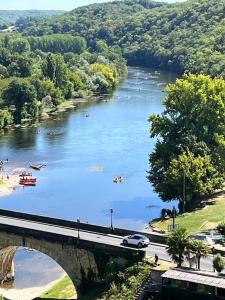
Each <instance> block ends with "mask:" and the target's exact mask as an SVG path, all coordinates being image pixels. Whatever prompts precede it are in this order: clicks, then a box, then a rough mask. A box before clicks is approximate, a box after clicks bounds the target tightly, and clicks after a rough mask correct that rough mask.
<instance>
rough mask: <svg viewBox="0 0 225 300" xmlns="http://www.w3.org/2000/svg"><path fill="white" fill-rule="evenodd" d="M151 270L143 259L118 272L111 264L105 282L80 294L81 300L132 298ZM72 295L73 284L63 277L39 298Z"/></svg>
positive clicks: (121, 299) (126, 299) (128, 299)
mask: <svg viewBox="0 0 225 300" xmlns="http://www.w3.org/2000/svg"><path fill="white" fill-rule="evenodd" d="M150 271H151V266H150V264H149V262H147V261H144V262H140V263H137V264H135V265H134V266H132V267H129V268H126V269H125V270H124V271H123V272H118V271H117V269H115V268H114V267H113V266H112V267H111V268H109V274H108V277H107V282H106V284H105V285H102V286H101V287H99V288H98V289H96V290H93V291H92V292H90V293H87V294H86V295H82V296H81V300H93V299H96V300H106V299H107V300H116V299H120V300H132V299H134V298H135V296H136V294H137V292H138V291H139V289H140V287H141V285H142V283H143V282H144V281H145V280H146V279H147V278H148V276H149V274H150ZM73 295H74V286H73V284H72V282H71V280H70V279H69V277H65V278H64V279H62V280H61V281H59V283H57V284H56V285H55V286H54V287H53V288H52V289H51V290H49V291H48V292H47V293H44V294H43V295H42V296H41V297H40V299H48V298H50V299H52V298H54V299H71V297H72V296H73Z"/></svg>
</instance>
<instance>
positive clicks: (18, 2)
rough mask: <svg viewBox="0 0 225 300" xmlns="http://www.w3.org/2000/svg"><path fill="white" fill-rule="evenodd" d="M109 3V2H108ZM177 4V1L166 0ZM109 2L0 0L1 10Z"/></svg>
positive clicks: (70, 6) (69, 6) (58, 7)
mask: <svg viewBox="0 0 225 300" xmlns="http://www.w3.org/2000/svg"><path fill="white" fill-rule="evenodd" d="M108 1H109V0H108ZM164 1H165V2H175V0H164ZM178 1H182V0H177V1H176V2H178ZM102 2H107V0H36V1H35V0H8V1H7V0H0V9H21V10H23V9H62V10H72V9H73V8H75V7H77V6H82V5H87V4H91V3H102Z"/></svg>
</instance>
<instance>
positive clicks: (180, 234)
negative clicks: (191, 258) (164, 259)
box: [167, 228, 191, 267]
mask: <svg viewBox="0 0 225 300" xmlns="http://www.w3.org/2000/svg"><path fill="white" fill-rule="evenodd" d="M190 242H191V236H190V235H189V233H188V232H187V230H186V229H185V228H179V229H176V230H174V231H173V232H172V233H171V234H170V235H169V237H168V240H167V246H168V248H167V252H168V253H169V255H170V256H171V258H172V260H173V261H174V262H175V263H177V266H178V267H181V266H182V263H183V261H184V260H185V256H186V255H187V253H188V251H190Z"/></svg>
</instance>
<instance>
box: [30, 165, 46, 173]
mask: <svg viewBox="0 0 225 300" xmlns="http://www.w3.org/2000/svg"><path fill="white" fill-rule="evenodd" d="M45 166H46V165H33V164H30V168H32V169H34V170H36V171H40V170H41V169H42V168H43V167H45Z"/></svg>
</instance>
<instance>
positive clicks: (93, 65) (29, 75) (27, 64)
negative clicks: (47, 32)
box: [0, 34, 126, 128]
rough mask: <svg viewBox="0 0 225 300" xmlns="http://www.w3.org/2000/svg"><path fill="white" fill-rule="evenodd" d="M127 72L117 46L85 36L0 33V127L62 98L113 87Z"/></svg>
mask: <svg viewBox="0 0 225 300" xmlns="http://www.w3.org/2000/svg"><path fill="white" fill-rule="evenodd" d="M125 73H126V64H125V61H124V59H123V58H122V55H121V53H120V50H118V49H116V48H109V47H108V46H107V45H106V44H105V43H104V42H101V41H96V49H95V51H94V52H93V51H88V49H87V45H86V41H85V39H84V38H83V37H79V36H72V35H53V36H47V37H46V36H45V37H42V38H38V39H35V38H33V37H29V38H23V37H21V36H20V35H17V34H2V35H1V36H0V78H1V79H0V128H4V127H6V126H9V125H11V124H13V123H16V124H21V123H22V122H24V121H32V120H35V119H38V118H39V117H40V116H41V114H42V113H43V111H47V110H48V111H51V110H53V109H55V108H57V106H58V105H59V104H61V103H62V102H63V101H66V100H69V99H76V98H84V97H87V96H91V95H93V94H102V93H109V92H111V91H112V90H113V89H114V88H115V87H116V85H117V84H118V83H119V81H120V79H121V78H122V77H123V76H124V75H125Z"/></svg>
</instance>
